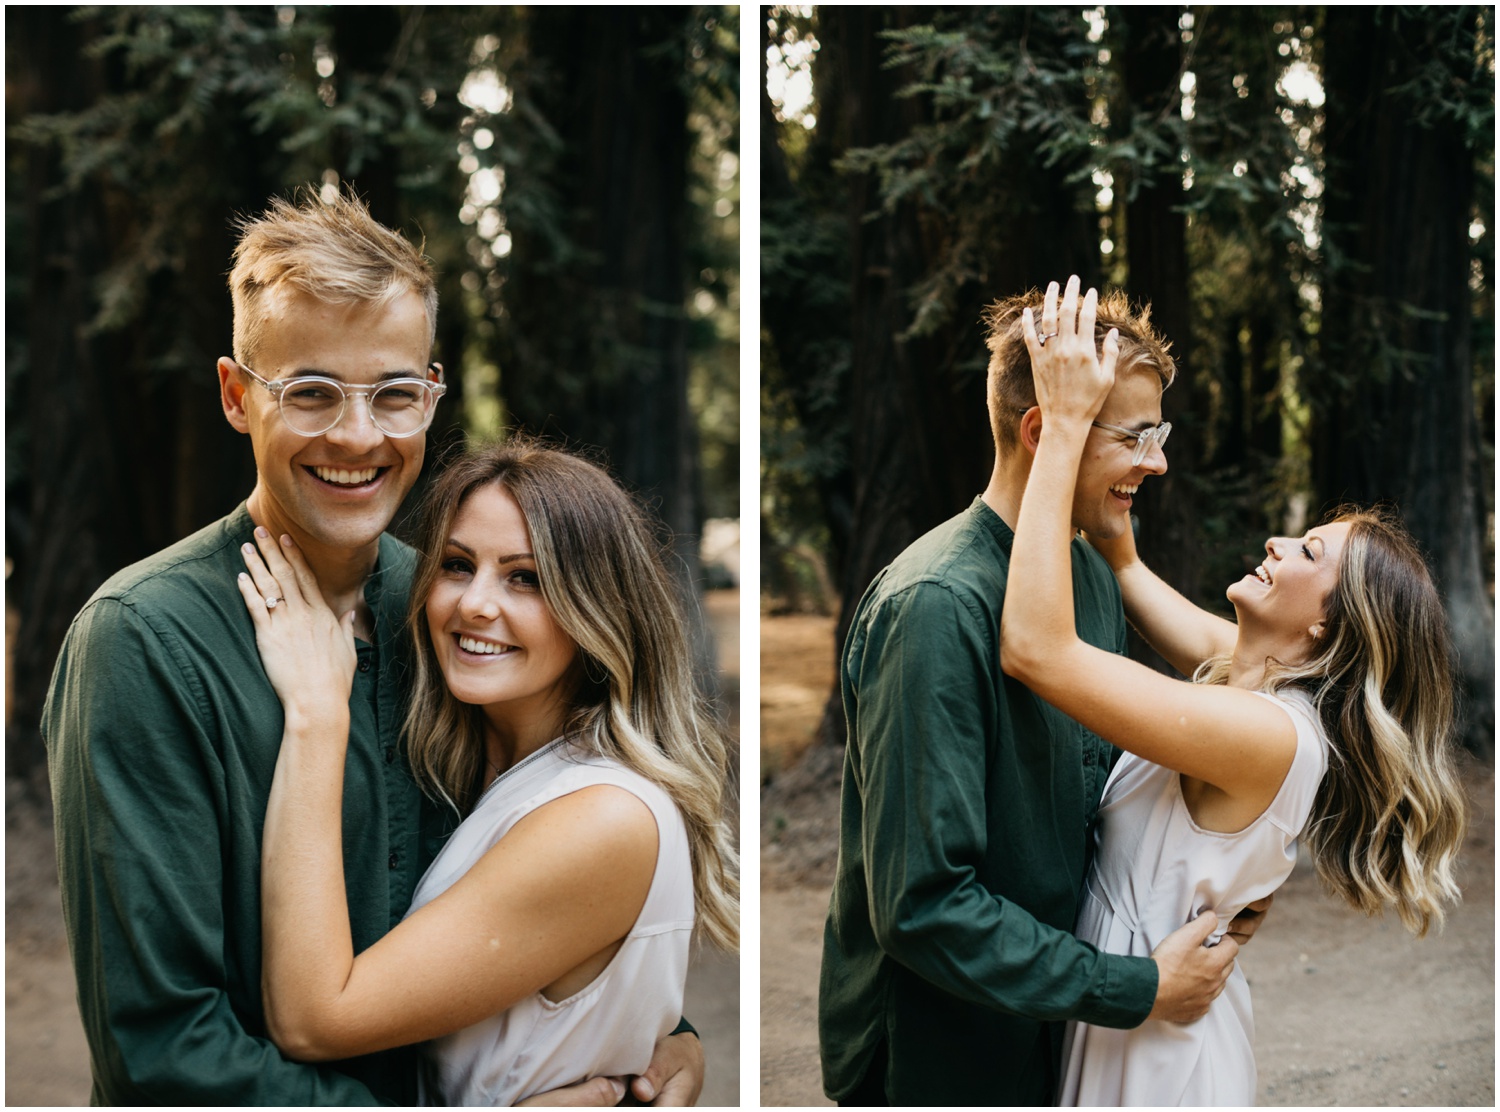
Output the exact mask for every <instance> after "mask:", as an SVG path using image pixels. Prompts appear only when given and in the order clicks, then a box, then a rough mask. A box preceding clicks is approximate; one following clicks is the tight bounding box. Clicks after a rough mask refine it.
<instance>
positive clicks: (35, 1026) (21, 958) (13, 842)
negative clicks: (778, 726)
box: [4, 590, 740, 1107]
mask: <svg viewBox="0 0 1500 1112" xmlns="http://www.w3.org/2000/svg"><path fill="white" fill-rule="evenodd" d="M704 611H705V613H706V614H707V615H708V618H709V620H710V622H711V623H712V624H713V627H714V633H715V642H716V646H717V649H718V653H719V668H720V671H721V672H722V673H723V674H724V677H725V680H726V688H727V691H726V698H727V699H728V700H729V701H730V703H731V706H732V708H733V709H734V713H733V714H732V725H733V726H734V728H735V730H736V732H738V717H739V716H738V710H737V708H738V698H739V592H738V591H733V590H726V591H713V592H710V594H709V596H708V598H707V599H706V600H705V602H704ZM6 804H7V806H6V809H5V1094H4V1096H5V1104H6V1106H53V1107H55V1106H67V1105H85V1104H87V1103H88V1102H89V1051H88V1044H87V1043H86V1042H85V1040H84V1036H83V1027H82V1024H81V1023H80V1021H79V1018H78V1005H77V1001H76V997H75V986H74V981H73V967H72V964H71V962H70V961H69V958H68V945H67V939H66V938H65V936H64V934H63V925H62V905H61V903H60V901H59V897H58V888H57V866H56V858H55V853H54V848H53V840H52V819H51V815H50V812H48V811H47V810H45V809H43V808H40V807H37V806H36V805H34V804H30V803H26V802H23V801H22V800H21V798H20V792H19V788H18V786H16V785H14V784H7V799H6ZM683 1011H684V1014H686V1015H687V1017H688V1018H689V1019H690V1020H692V1022H693V1026H695V1027H696V1028H697V1029H698V1031H699V1033H700V1035H701V1036H702V1038H703V1047H704V1051H705V1054H706V1056H707V1069H706V1076H705V1081H704V1087H703V1093H702V1095H701V1097H700V1098H699V1104H700V1105H703V1106H721V1107H735V1106H738V1104H739V1102H740V972H739V959H738V958H737V957H726V956H724V955H721V954H718V953H717V952H715V951H712V950H703V951H700V952H698V953H697V954H696V955H695V959H694V962H693V966H692V968H691V970H690V971H689V974H688V984H687V1000H686V1003H685V1004H684V1008H683Z"/></svg>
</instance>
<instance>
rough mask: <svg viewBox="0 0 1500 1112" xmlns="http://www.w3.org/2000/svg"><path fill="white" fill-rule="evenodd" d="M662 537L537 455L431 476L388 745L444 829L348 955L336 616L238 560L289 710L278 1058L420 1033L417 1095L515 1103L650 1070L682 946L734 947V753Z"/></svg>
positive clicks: (288, 556)
mask: <svg viewBox="0 0 1500 1112" xmlns="http://www.w3.org/2000/svg"><path fill="white" fill-rule="evenodd" d="M661 547H662V546H661V543H660V541H659V539H658V537H657V535H656V532H655V530H654V528H653V527H652V524H651V522H650V520H649V519H648V518H647V516H646V515H645V514H644V513H643V512H642V511H641V510H640V508H639V507H638V506H637V505H636V504H635V502H634V500H633V499H632V498H631V497H630V496H629V495H627V494H626V493H625V492H624V491H623V490H622V489H621V488H620V487H619V486H618V485H617V484H616V483H615V482H614V480H612V479H611V478H610V477H609V476H608V475H607V474H606V473H605V472H604V471H602V470H601V469H600V468H598V467H595V466H594V465H593V464H591V463H589V462H587V461H585V460H583V459H581V458H579V457H578V456H575V455H572V454H570V453H568V452H565V451H561V450H558V449H554V448H550V447H547V446H545V445H542V444H540V443H538V442H534V441H528V440H513V441H511V442H509V443H506V444H502V445H499V446H497V447H492V448H488V449H485V450H481V451H477V452H473V453H470V454H468V455H465V456H463V457H462V458H460V459H459V460H457V462H455V463H453V464H452V465H451V466H450V467H448V468H447V469H445V470H444V471H443V473H442V474H441V475H440V476H439V477H438V478H437V480H436V481H435V482H434V484H433V486H432V488H431V490H430V491H429V493H428V495H427V497H426V501H425V511H424V514H423V520H422V526H421V529H420V539H419V541H418V551H419V557H420V563H419V566H418V568H417V570H416V573H415V578H414V582H413V587H412V594H411V598H412V604H411V612H410V615H409V618H410V621H409V625H410V628H411V635H412V637H413V639H414V645H413V649H414V659H415V664H414V668H413V671H414V676H413V682H412V685H411V686H412V689H413V691H412V699H411V702H410V705H409V708H408V710H407V714H406V725H405V739H406V744H407V746H408V751H409V758H410V764H411V768H412V770H413V773H414V774H415V775H416V777H417V779H418V780H419V782H420V783H421V784H422V786H423V788H424V790H426V791H427V792H428V793H429V795H431V796H432V797H433V798H435V799H439V800H443V801H446V803H447V804H448V805H450V806H451V807H452V808H453V809H454V811H455V812H456V813H457V814H458V815H460V816H462V822H460V824H459V825H458V828H457V829H456V830H455V831H454V833H453V834H452V835H451V837H450V838H449V839H448V841H447V843H446V844H445V845H444V847H443V849H442V850H441V852H440V853H439V854H438V855H437V857H436V859H435V860H434V861H433V863H432V865H431V867H430V868H429V869H428V871H427V873H426V875H425V876H424V877H423V878H422V880H421V881H420V883H419V884H418V886H417V891H416V894H415V896H414V897H413V901H412V906H411V909H410V910H409V911H408V913H407V915H406V918H405V919H404V920H403V921H402V922H401V923H400V924H399V925H397V926H396V927H394V929H392V930H391V932H390V933H389V934H387V935H386V936H385V937H384V938H382V939H381V940H380V941H379V942H377V943H375V944H374V945H373V946H371V947H369V949H367V950H365V951H363V952H362V953H360V954H358V955H355V954H354V953H353V952H352V947H351V945H350V940H349V934H348V929H347V914H346V912H345V910H344V908H343V906H342V901H343V898H344V897H343V893H344V885H343V881H342V861H341V860H340V857H339V849H338V829H339V810H340V799H341V785H342V769H343V761H344V755H345V754H344V749H345V747H346V742H347V714H348V711H347V700H348V694H349V690H350V683H351V681H352V677H353V673H354V665H355V652H354V643H353V634H352V625H351V622H350V615H345V616H343V618H342V619H340V618H339V617H337V616H335V615H334V614H332V613H331V612H330V611H329V610H328V609H327V607H326V606H324V605H323V604H322V600H321V598H320V597H319V596H318V594H317V591H316V587H315V585H314V584H313V582H312V579H311V577H310V575H309V574H308V573H307V570H306V567H305V565H304V564H303V563H302V561H301V558H300V556H299V554H298V553H297V552H296V551H295V549H294V548H292V547H291V546H290V545H289V544H288V543H287V542H285V541H283V543H282V544H281V545H279V546H278V545H276V544H275V543H272V542H270V541H269V540H268V539H267V540H262V542H261V549H262V552H261V554H260V557H259V558H257V557H253V556H248V557H247V562H248V563H249V564H250V569H251V577H252V579H251V581H249V582H245V581H242V593H243V594H244V595H245V600H246V605H247V606H248V607H249V609H250V612H251V614H252V617H253V618H254V621H255V627H256V637H257V641H258V643H259V645H260V648H261V655H262V658H263V660H264V662H265V665H266V669H267V673H268V674H269V675H270V677H271V680H272V682H273V684H274V685H275V687H276V690H277V693H278V694H279V695H280V696H281V699H282V703H283V705H284V707H285V709H286V714H287V732H286V736H285V739H284V741H283V746H282V750H281V753H280V756H279V759H278V762H277V768H276V776H275V782H274V786H273V789H272V794H271V800H270V805H269V808H268V810H267V815H266V825H265V844H264V852H263V861H264V864H263V872H262V885H263V896H262V909H263V916H262V918H263V923H264V947H263V948H264V954H265V977H264V996H265V1003H266V1016H267V1023H268V1026H269V1028H270V1031H271V1034H272V1037H273V1038H274V1039H275V1041H276V1043H277V1045H278V1046H280V1047H281V1048H282V1050H283V1051H284V1052H285V1053H287V1054H288V1055H289V1056H291V1057H294V1058H299V1059H303V1060H322V1059H333V1058H347V1057H352V1056H355V1055H358V1054H364V1053H368V1052H371V1051H375V1050H378V1049H381V1048H384V1047H390V1046H397V1045H402V1044H406V1043H415V1042H427V1043H428V1046H427V1053H428V1061H429V1062H430V1064H431V1066H432V1068H431V1069H430V1070H429V1071H428V1075H427V1076H426V1077H425V1078H424V1081H425V1083H426V1084H425V1088H424V1100H427V1101H429V1102H434V1101H437V1102H442V1103H449V1104H507V1105H508V1104H513V1103H515V1102H517V1101H519V1100H522V1099H524V1098H526V1097H528V1096H531V1095H534V1094H536V1093H539V1092H543V1091H547V1090H552V1089H556V1088H559V1087H562V1086H565V1085H569V1084H572V1083H575V1082H577V1081H580V1080H582V1079H584V1078H587V1077H593V1076H600V1075H605V1076H622V1075H625V1074H632V1073H639V1072H641V1071H642V1070H643V1069H644V1068H645V1066H646V1064H647V1062H648V1061H649V1060H650V1058H651V1049H652V1047H653V1046H654V1044H655V1042H656V1040H657V1039H658V1038H660V1037H661V1036H663V1035H665V1034H667V1033H669V1032H670V1031H671V1030H672V1029H673V1027H674V1026H675V1025H676V1024H677V1022H678V1018H679V1016H680V1015H681V1009H682V992H683V984H684V980H685V978H686V974H687V963H688V952H689V943H690V939H691V937H692V936H693V935H694V934H695V933H696V934H697V935H698V936H700V937H702V938H704V939H707V940H709V941H711V942H713V943H715V944H717V945H719V946H721V947H723V948H726V949H733V948H734V947H736V946H737V943H738V910H739V905H738V892H739V889H738V880H737V876H736V867H737V860H736V855H735V849H734V842H733V837H732V833H731V831H730V830H729V828H728V826H727V825H726V823H725V821H724V804H725V799H724V795H725V789H726V785H727V784H728V783H729V781H730V769H729V756H728V749H727V746H726V744H725V741H724V738H723V736H722V733H721V731H720V729H719V728H718V726H717V725H716V723H715V722H714V720H713V718H712V716H711V715H710V714H709V713H708V712H707V711H706V709H705V707H704V705H703V703H702V701H701V699H700V698H699V696H698V695H697V693H696V692H695V690H694V685H693V677H692V670H691V665H690V655H689V642H688V636H687V632H686V627H685V624H684V621H683V618H682V614H681V611H680V606H679V604H678V602H677V597H676V591H675V590H674V584H673V582H672V579H671V577H670V575H669V573H668V572H667V570H666V568H665V566H664V565H663V562H662V559H661V555H660V551H661ZM273 591H279V592H280V594H281V596H283V597H280V598H279V599H278V602H277V603H276V604H275V605H274V606H273V607H271V608H268V607H267V606H266V603H265V598H266V597H267V596H269V595H270V594H271V593H272V592H273Z"/></svg>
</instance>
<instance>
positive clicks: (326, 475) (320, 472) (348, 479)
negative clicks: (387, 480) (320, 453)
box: [313, 467, 380, 486]
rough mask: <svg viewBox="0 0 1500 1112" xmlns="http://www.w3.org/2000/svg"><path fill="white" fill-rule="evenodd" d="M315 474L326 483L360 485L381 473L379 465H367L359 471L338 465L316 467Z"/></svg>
mask: <svg viewBox="0 0 1500 1112" xmlns="http://www.w3.org/2000/svg"><path fill="white" fill-rule="evenodd" d="M313 474H314V475H316V476H317V477H318V478H320V479H322V480H323V481H324V482H325V483H338V484H340V485H341V486H358V485H359V484H360V483H368V482H370V481H371V480H373V479H374V478H375V476H376V475H379V474H380V468H378V467H365V468H362V469H361V470H359V471H344V470H342V469H340V468H337V467H314V468H313Z"/></svg>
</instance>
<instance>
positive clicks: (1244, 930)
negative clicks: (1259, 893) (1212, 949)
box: [1224, 892, 1276, 946]
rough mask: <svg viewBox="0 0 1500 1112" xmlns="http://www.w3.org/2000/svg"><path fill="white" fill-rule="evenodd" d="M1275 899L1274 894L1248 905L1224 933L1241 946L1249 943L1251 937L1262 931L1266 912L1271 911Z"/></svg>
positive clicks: (1231, 921) (1230, 922)
mask: <svg viewBox="0 0 1500 1112" xmlns="http://www.w3.org/2000/svg"><path fill="white" fill-rule="evenodd" d="M1275 898H1276V894H1275V893H1274V892H1273V893H1272V894H1271V895H1269V896H1263V897H1262V898H1260V899H1258V900H1256V901H1255V902H1254V903H1252V904H1246V905H1245V910H1244V911H1242V912H1240V913H1239V914H1238V915H1236V916H1235V917H1234V918H1233V919H1231V920H1229V929H1228V930H1227V931H1225V932H1224V933H1225V934H1226V935H1227V936H1228V937H1229V938H1232V939H1234V940H1235V941H1236V942H1238V943H1239V944H1240V945H1241V946H1243V945H1244V944H1245V943H1247V942H1249V941H1250V936H1251V935H1253V934H1254V933H1255V932H1256V931H1258V930H1260V925H1261V924H1262V923H1264V922H1265V921H1266V912H1267V911H1269V910H1270V909H1271V901H1272V900H1273V899H1275Z"/></svg>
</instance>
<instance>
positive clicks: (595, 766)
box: [549, 742, 680, 822]
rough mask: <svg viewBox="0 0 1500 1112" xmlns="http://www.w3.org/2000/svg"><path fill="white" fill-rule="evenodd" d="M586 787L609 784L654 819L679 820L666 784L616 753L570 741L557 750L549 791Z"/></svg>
mask: <svg viewBox="0 0 1500 1112" xmlns="http://www.w3.org/2000/svg"><path fill="white" fill-rule="evenodd" d="M590 787H613V788H617V789H620V790H622V791H625V792H629V793H630V794H631V795H633V796H635V797H636V798H638V799H639V800H640V801H641V802H642V803H644V804H646V806H647V807H649V808H650V809H651V811H652V813H653V814H654V815H656V817H657V821H658V822H660V821H661V820H662V818H663V817H664V816H668V815H670V816H672V818H673V819H674V820H676V821H680V815H679V813H678V810H677V804H676V803H675V802H674V801H673V800H672V796H671V794H670V793H669V792H668V791H667V790H666V788H664V787H662V786H661V785H660V784H658V783H657V782H656V781H655V780H652V779H651V778H650V777H649V776H646V775H645V774H644V773H642V772H639V771H637V770H635V769H633V768H631V767H630V766H629V765H627V764H626V763H625V762H624V761H622V760H620V759H619V758H617V757H613V756H610V755H608V754H604V753H599V752H596V751H594V750H592V749H590V748H588V747H587V746H586V745H584V744H582V743H581V742H572V743H570V744H569V745H567V746H565V747H564V748H562V749H561V750H559V759H558V767H557V771H556V773H555V777H554V780H553V782H552V784H551V786H550V788H549V794H550V795H551V796H552V798H554V799H555V798H558V797H560V796H563V795H566V794H569V793H571V792H577V791H580V790H583V789H585V788H590Z"/></svg>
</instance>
